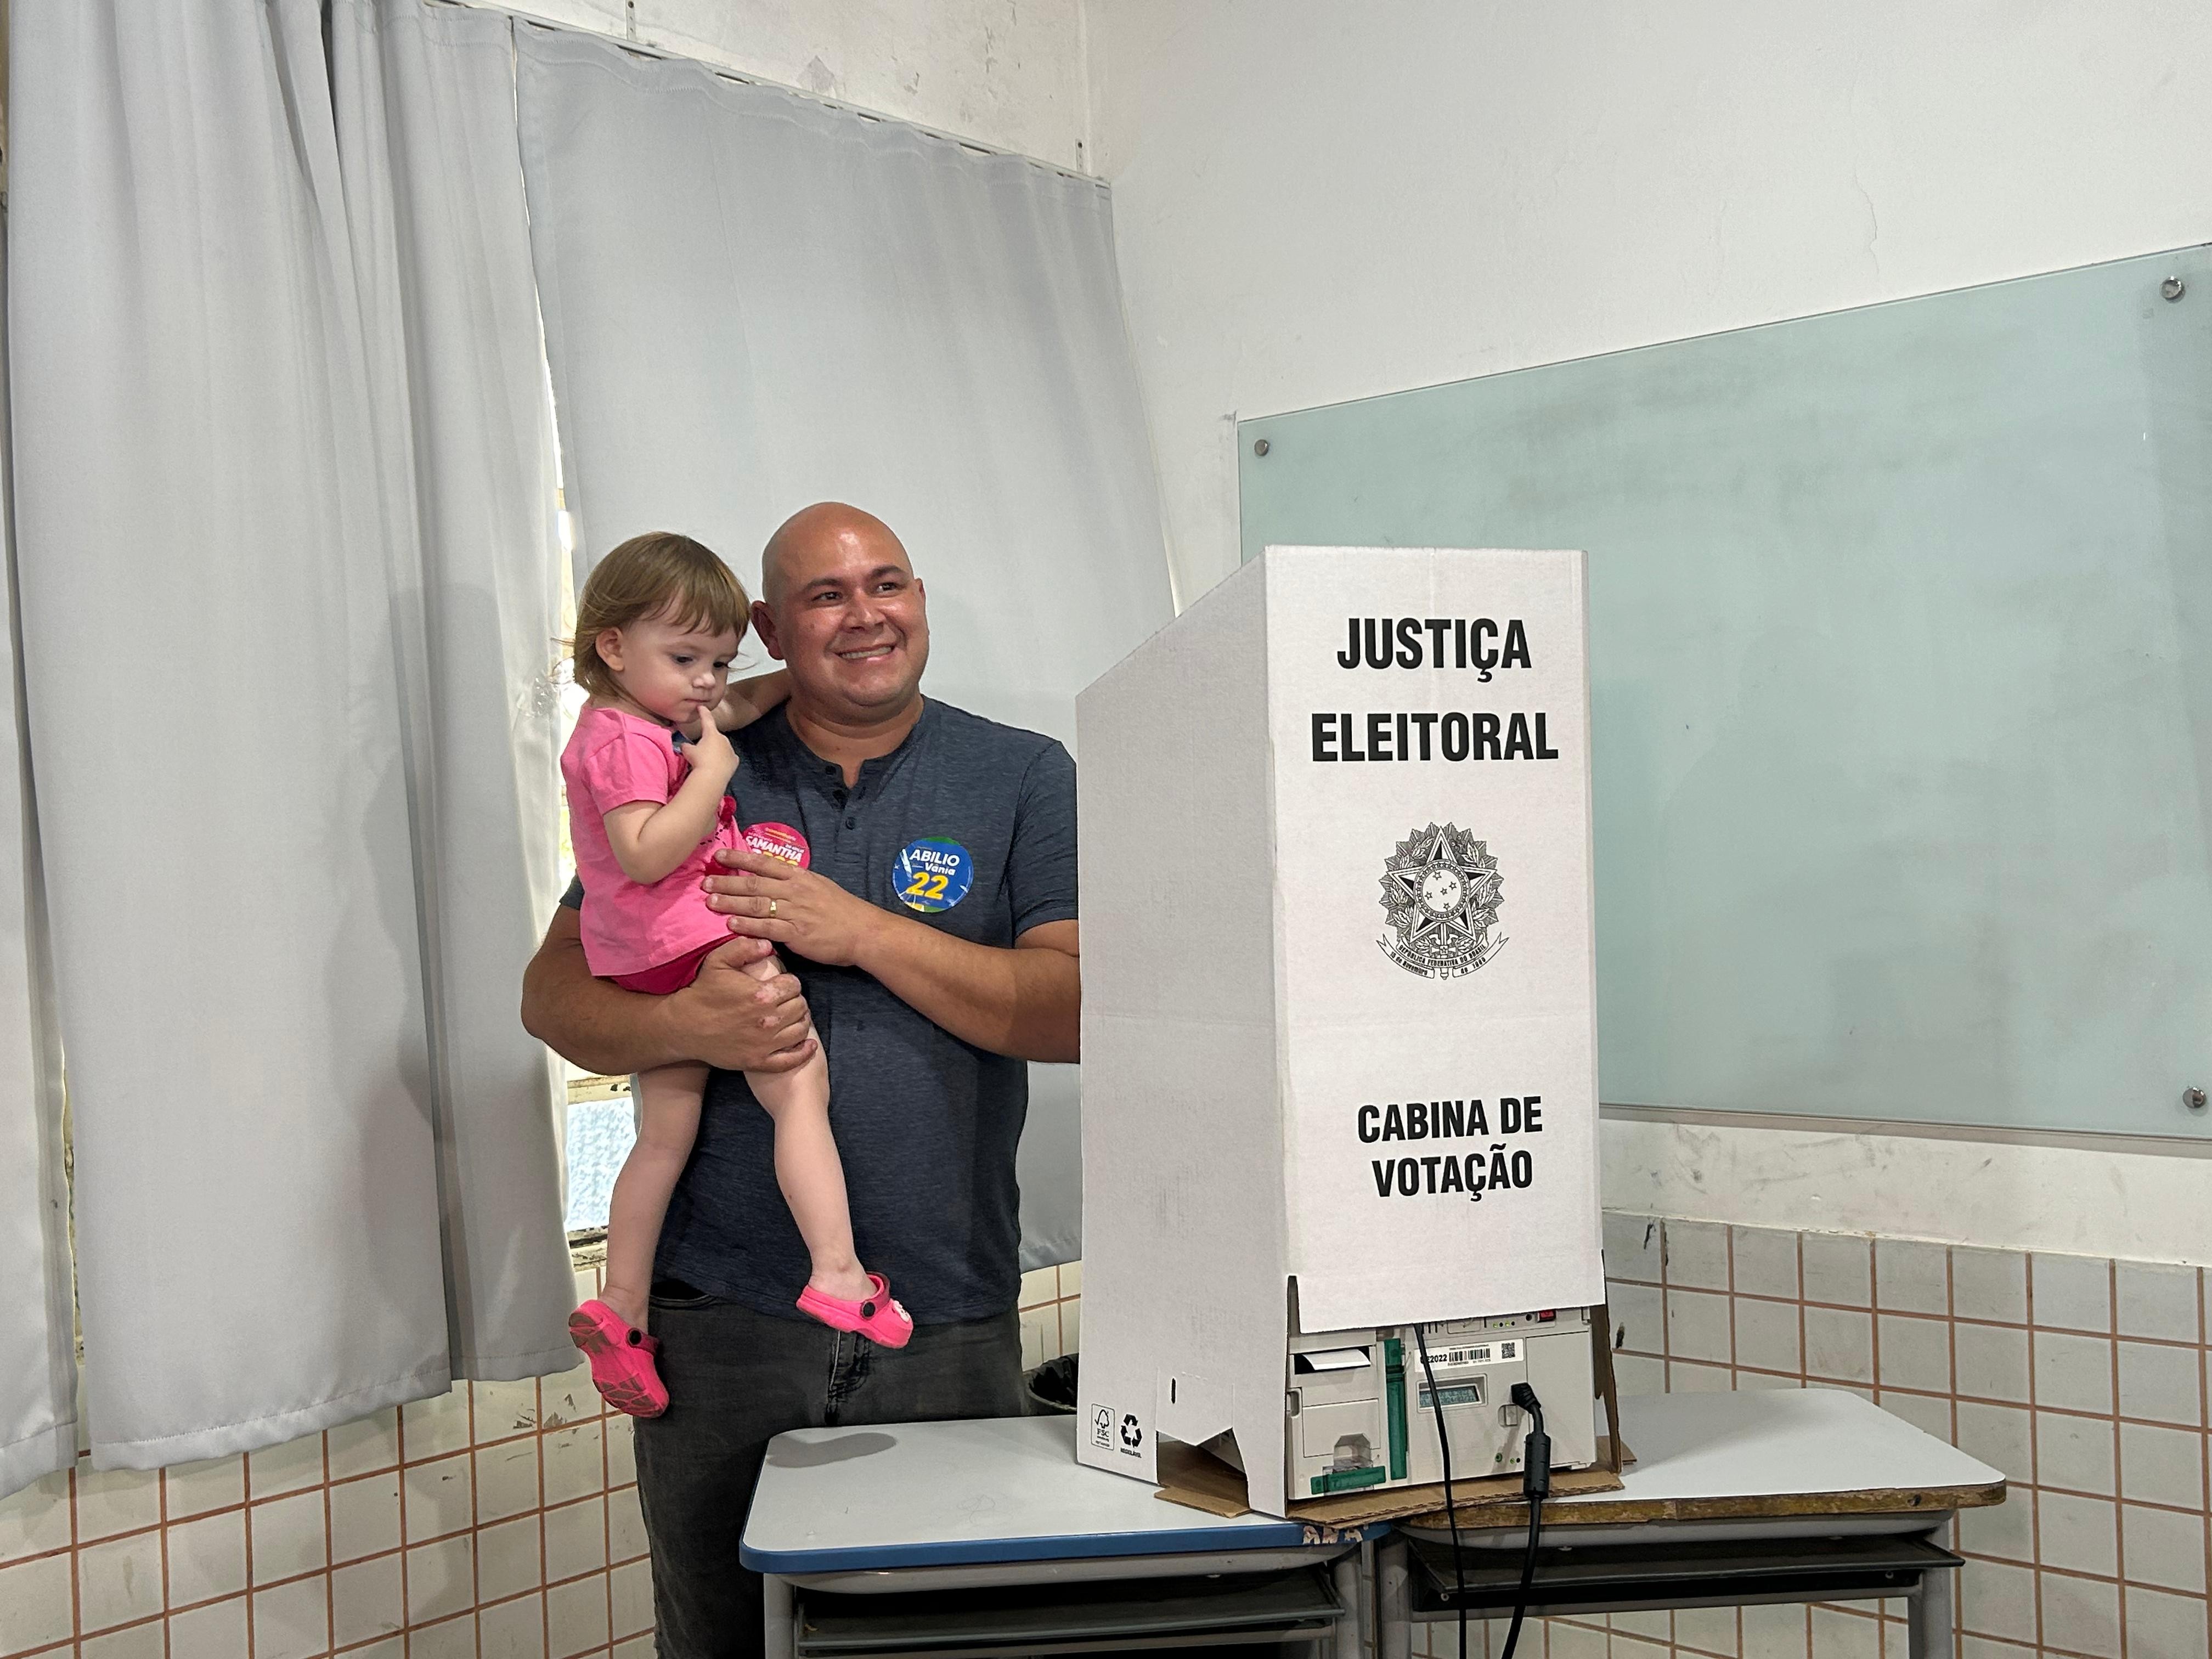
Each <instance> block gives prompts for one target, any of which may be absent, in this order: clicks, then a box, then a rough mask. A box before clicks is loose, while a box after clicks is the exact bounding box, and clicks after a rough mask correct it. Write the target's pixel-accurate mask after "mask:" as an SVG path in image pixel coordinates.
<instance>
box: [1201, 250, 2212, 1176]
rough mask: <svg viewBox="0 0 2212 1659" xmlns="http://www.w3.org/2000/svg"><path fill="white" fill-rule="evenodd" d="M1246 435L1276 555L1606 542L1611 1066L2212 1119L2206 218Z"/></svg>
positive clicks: (1601, 954)
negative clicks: (1958, 287) (2165, 250)
mask: <svg viewBox="0 0 2212 1659" xmlns="http://www.w3.org/2000/svg"><path fill="white" fill-rule="evenodd" d="M2170 278H2178V279H2179V282H2180V283H2182V284H2183V291H2182V293H2181V295H2180V297H2179V299H2172V300H2170V299H2168V298H2166V295H2165V292H2164V291H2163V289H2162V286H2161V285H2162V284H2164V283H2166V282H2167V281H2168V279H2170ZM1239 435H1240V439H1241V441H1240V443H1239V446H1238V453H1239V457H1240V465H1239V477H1240V483H1241V485H1242V492H1243V507H1242V512H1243V550H1244V555H1245V556H1246V557H1248V558H1249V557H1250V556H1252V555H1253V554H1254V553H1255V552H1256V551H1257V550H1259V549H1260V548H1261V547H1263V546H1265V545H1267V544H1271V543H1290V544H1297V543H1304V544H1330V545H1338V546H1342V545H1355V546H1365V545H1385V546H1432V547H1578V548H1584V549H1587V550H1589V556H1590V564H1589V572H1590V575H1589V580H1590V614H1591V623H1590V664H1591V690H1592V696H1593V704H1594V716H1595V770H1596V777H1595V791H1596V813H1597V816H1596V847H1597V928H1598V1034H1599V1043H1600V1055H1601V1060H1600V1084H1601V1090H1602V1093H1603V1097H1604V1098H1605V1099H1606V1100H1607V1101H1608V1102H1611V1103H1619V1104H1634V1105H1645V1106H1668V1107H1701V1108H1722V1109H1740V1110H1745V1111H1757V1112H1784V1113H1807V1114H1820V1115H1843V1116H1852V1117H1868V1118H1888V1119H1915V1120H1922V1121H1932V1122H1948V1123H1963V1124H1980V1125H1997V1126H2010V1127H2035V1128H2067V1129H2086V1130H2099V1131H2107V1132H2118V1133H2139V1134H2143V1133H2148V1134H2183V1135H2198V1134H2203V1133H2206V1131H2207V1130H2208V1128H2212V1125H2208V1123H2207V1121H2206V1116H2207V1115H2206V1114H2203V1113H2200V1112H2192V1111H2191V1110H2190V1109H2188V1108H2187V1106H2186V1105H2185V1103H2184V1100H2183V1093H2184V1091H2185V1089H2187V1088H2189V1087H2191V1085H2201V1086H2203V1087H2207V1088H2212V867H2208V862H2207V848H2208V841H2212V835H2208V829H2212V823H2208V814H2212V797H2208V793H2207V764H2206V763H2207V758H2208V756H2212V661H2208V660H2207V650H2208V647H2209V646H2212V257H2208V252H2207V250H2205V249H2203V248H2191V249H2188V250H2185V251H2183V252H2177V253H2172V254H2162V255H2159V256H2156V257H2153V258H2140V259H2130V260H2126V261H2122V262H2119V263H2116V264H2106V265H2098V266H2092V267H2088V268H2086V269H2083V270H2069V271H2062V272H2059V273H2057V274H2055V275H2051V276H2034V277H2028V278H2025V279H2022V280H2020V281H2016V282H2009V283H1998V284H1995V285H1992V286H1990V287H1986V288H1978V289H1966V290H1962V291H1960V292H1957V293H1951V294H1941V295H1932V296H1929V297H1928V298H1924V299H1917V300H1907V301H1898V302H1895V303H1893V304H1888V305H1882V306H1875V307H1868V308H1866V309H1863V310H1859V311H1851V312H1844V313H1836V314H1833V315H1830V316H1823V317H1811V318H1806V319H1801V320H1796V321H1792V322H1786V323H1777V324H1773V325H1768V326H1765V327H1759V328H1753V329H1745V330H1741V331H1737V332H1735V333H1729V334H1723V335H1717V336H1712V337H1707V338H1703V339H1694V340H1684V341H1680V342H1675V343H1669V344H1666V345H1659V346H1652V347H1649V348H1645V349H1640V350H1635V351H1626V352H1620V353H1616V354H1613V355H1611V356H1602V357H1593V358H1587V359H1583V360H1581V361H1578V362H1566V363H1559V364H1556V365H1553V366H1550V367H1547V368H1532V369H1526V370H1522V371H1518V372H1516V373H1513V374H1498V375H1492V376H1489V377H1487V378H1485V379H1481V380H1465V381H1461V382H1458V383H1455V384H1453V385H1448V386H1432V387H1428V388H1425V389H1423V390H1420V391H1415V392H1401V393H1397V394H1395V395H1393V396H1389V397H1383V398H1369V399H1365V400H1364V401H1361V402H1358V403H1352V404H1339V405H1336V406H1334V407H1329V408H1324V409H1313V410H1301V411H1299V412H1297V413H1294V414H1286V415H1278V416H1267V417H1264V418H1259V419H1252V420H1247V421H1243V422H1240V424H1239ZM1261 441H1264V442H1265V445H1266V449H1267V453H1265V454H1264V455H1262V454H1260V453H1255V447H1256V446H1257V445H1258V444H1260V443H1261Z"/></svg>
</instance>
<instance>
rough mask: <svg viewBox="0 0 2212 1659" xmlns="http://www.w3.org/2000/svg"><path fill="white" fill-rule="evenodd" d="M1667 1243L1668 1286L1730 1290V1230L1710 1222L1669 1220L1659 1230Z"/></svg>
mask: <svg viewBox="0 0 2212 1659" xmlns="http://www.w3.org/2000/svg"><path fill="white" fill-rule="evenodd" d="M1661 1237H1662V1238H1663V1239H1664V1241H1665V1243H1666V1267H1667V1283H1668V1285H1681V1286H1683V1287H1684V1288H1686V1289H1689V1290H1701V1291H1726V1290H1727V1289H1728V1288H1729V1230H1728V1229H1727V1228H1726V1227H1724V1226H1722V1225H1718V1224H1717V1223H1715V1222H1711V1221H1669V1222H1668V1223H1667V1225H1665V1227H1664V1228H1662V1230H1661Z"/></svg>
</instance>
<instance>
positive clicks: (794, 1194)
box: [744, 956, 872, 1302]
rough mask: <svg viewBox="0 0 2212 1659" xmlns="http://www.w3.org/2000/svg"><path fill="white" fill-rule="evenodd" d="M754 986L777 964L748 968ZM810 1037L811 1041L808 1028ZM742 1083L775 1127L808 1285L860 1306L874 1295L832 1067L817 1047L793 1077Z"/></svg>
mask: <svg viewBox="0 0 2212 1659" xmlns="http://www.w3.org/2000/svg"><path fill="white" fill-rule="evenodd" d="M744 971H745V972H746V973H748V974H750V975H752V976H753V977H754V978H755V979H759V980H769V979H773V978H775V975H778V974H780V973H781V972H782V971H783V964H782V963H780V962H778V961H777V960H776V959H775V957H773V956H767V957H762V958H761V959H760V960H759V961H758V962H754V963H746V964H745V969H744ZM807 1035H808V1036H813V1035H814V1033H813V1031H812V1030H811V1028H810V1029H809V1030H808V1032H807ZM745 1081H746V1082H748V1083H750V1084H751V1085H753V1095H754V1097H755V1098H756V1099H757V1100H758V1101H759V1102H760V1103H761V1105H762V1107H763V1109H766V1111H767V1113H768V1115H769V1116H770V1117H772V1118H774V1119H775V1182H776V1185H777V1186H779V1187H781V1188H783V1201H784V1202H785V1203H787V1204H788V1205H789V1206H791V1218H792V1219H793V1221H795V1222H797V1223H798V1224H799V1237H801V1238H803V1239H805V1241H806V1252H807V1254H808V1255H810V1256H811V1257H812V1258H813V1272H812V1273H811V1275H810V1276H809V1278H808V1279H807V1281H806V1282H807V1283H808V1284H810V1285H812V1286H813V1287H814V1288H815V1289H816V1290H817V1291H821V1292H822V1293H823V1295H825V1296H834V1297H838V1298H840V1299H841V1300H842V1301H846V1302H858V1301H860V1300H861V1299H862V1298H864V1297H866V1296H867V1294H868V1292H869V1291H870V1290H871V1289H872V1286H871V1285H869V1283H868V1275H867V1273H866V1271H865V1270H864V1269H863V1268H862V1267H861V1266H860V1258H859V1257H858V1256H856V1255H854V1253H853V1212H852V1211H851V1210H850V1209H849V1208H848V1207H847V1206H846V1202H845V1166H844V1164H842V1162H841V1161H840V1160H839V1158H838V1157H837V1142H836V1137H835V1136H833V1135H832V1134H831V1133H829V1061H827V1060H824V1059H823V1057H822V1047H821V1044H820V1043H819V1042H817V1043H816V1044H815V1048H814V1053H813V1054H811V1056H810V1057H809V1058H808V1060H807V1061H806V1064H805V1065H804V1066H800V1067H799V1069H798V1070H797V1071H795V1072H748V1073H745Z"/></svg>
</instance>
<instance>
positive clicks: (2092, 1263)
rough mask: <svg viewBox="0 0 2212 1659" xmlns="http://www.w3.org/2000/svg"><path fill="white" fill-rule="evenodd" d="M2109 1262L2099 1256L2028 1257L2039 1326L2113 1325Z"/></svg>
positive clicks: (2084, 1327)
mask: <svg viewBox="0 0 2212 1659" xmlns="http://www.w3.org/2000/svg"><path fill="white" fill-rule="evenodd" d="M2028 1291H2029V1297H2030V1305H2031V1306H2032V1307H2033V1309H2034V1310H2035V1311H2034V1319H2035V1322H2036V1323H2037V1324H2039V1325H2049V1326H2057V1327H2062V1328H2064V1329H2067V1330H2073V1331H2109V1330H2111V1329H2112V1263H2111V1262H2109V1261H2105V1260H2104V1259H2103V1258H2101V1257H2099V1256H2087V1255H2037V1256H2031V1257H2029V1258H2028Z"/></svg>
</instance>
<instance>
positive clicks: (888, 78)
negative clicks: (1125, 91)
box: [501, 0, 1087, 171]
mask: <svg viewBox="0 0 2212 1659" xmlns="http://www.w3.org/2000/svg"><path fill="white" fill-rule="evenodd" d="M501 9H503V10H509V11H519V12H522V13H524V14H526V15H533V16H538V17H543V18H544V19H546V20H547V21H551V22H557V23H562V24H566V25H568V27H572V28H580V29H589V30H591V31H592V33H599V34H611V35H613V36H615V37H617V39H623V40H636V41H638V42H639V43H641V45H644V46H652V47H654V48H656V49H658V50H660V51H663V52H674V53H676V54H678V55H679V56H681V57H685V58H697V59H699V60H700V61H702V63H708V64H715V65H717V66H719V67H720V68H724V69H732V70H737V71H738V73H739V74H742V75H748V76H754V77H756V78H757V79H760V80H763V81H773V82H778V83H780V84H781V85H784V86H787V87H799V88H803V89H804V90H805V91H808V92H811V93H814V94H817V95H818V96H820V97H823V98H829V99H834V100H836V101H837V102H839V103H843V104H852V105H856V106H859V107H860V108H862V109H865V110H872V111H873V112H876V113H878V114H879V115H890V116H895V117H896V118H898V119H900V120H902V121H912V122H914V123H915V124H916V125H921V126H925V127H933V128H935V129H936V130H937V131H939V132H947V133H951V134H954V135H956V136H957V137H963V138H973V139H975V140H977V141H978V142H979V143H984V144H987V145H989V146H990V147H991V148H992V149H1004V150H1012V151H1014V152H1016V153H1017V154H1019V155H1033V156H1036V157H1037V158H1038V159H1039V160H1041V161H1051V162H1054V164H1056V165H1058V166H1060V167H1073V168H1075V169H1076V170H1078V171H1085V170H1087V161H1086V157H1085V152H1084V144H1083V140H1084V121H1085V106H1086V94H1085V87H1084V77H1083V16H1082V11H1081V7H1080V0H925V3H921V4H915V3H914V0H631V3H627V4H626V3H625V0H523V3H521V4H520V5H507V6H502V7H501Z"/></svg>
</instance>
